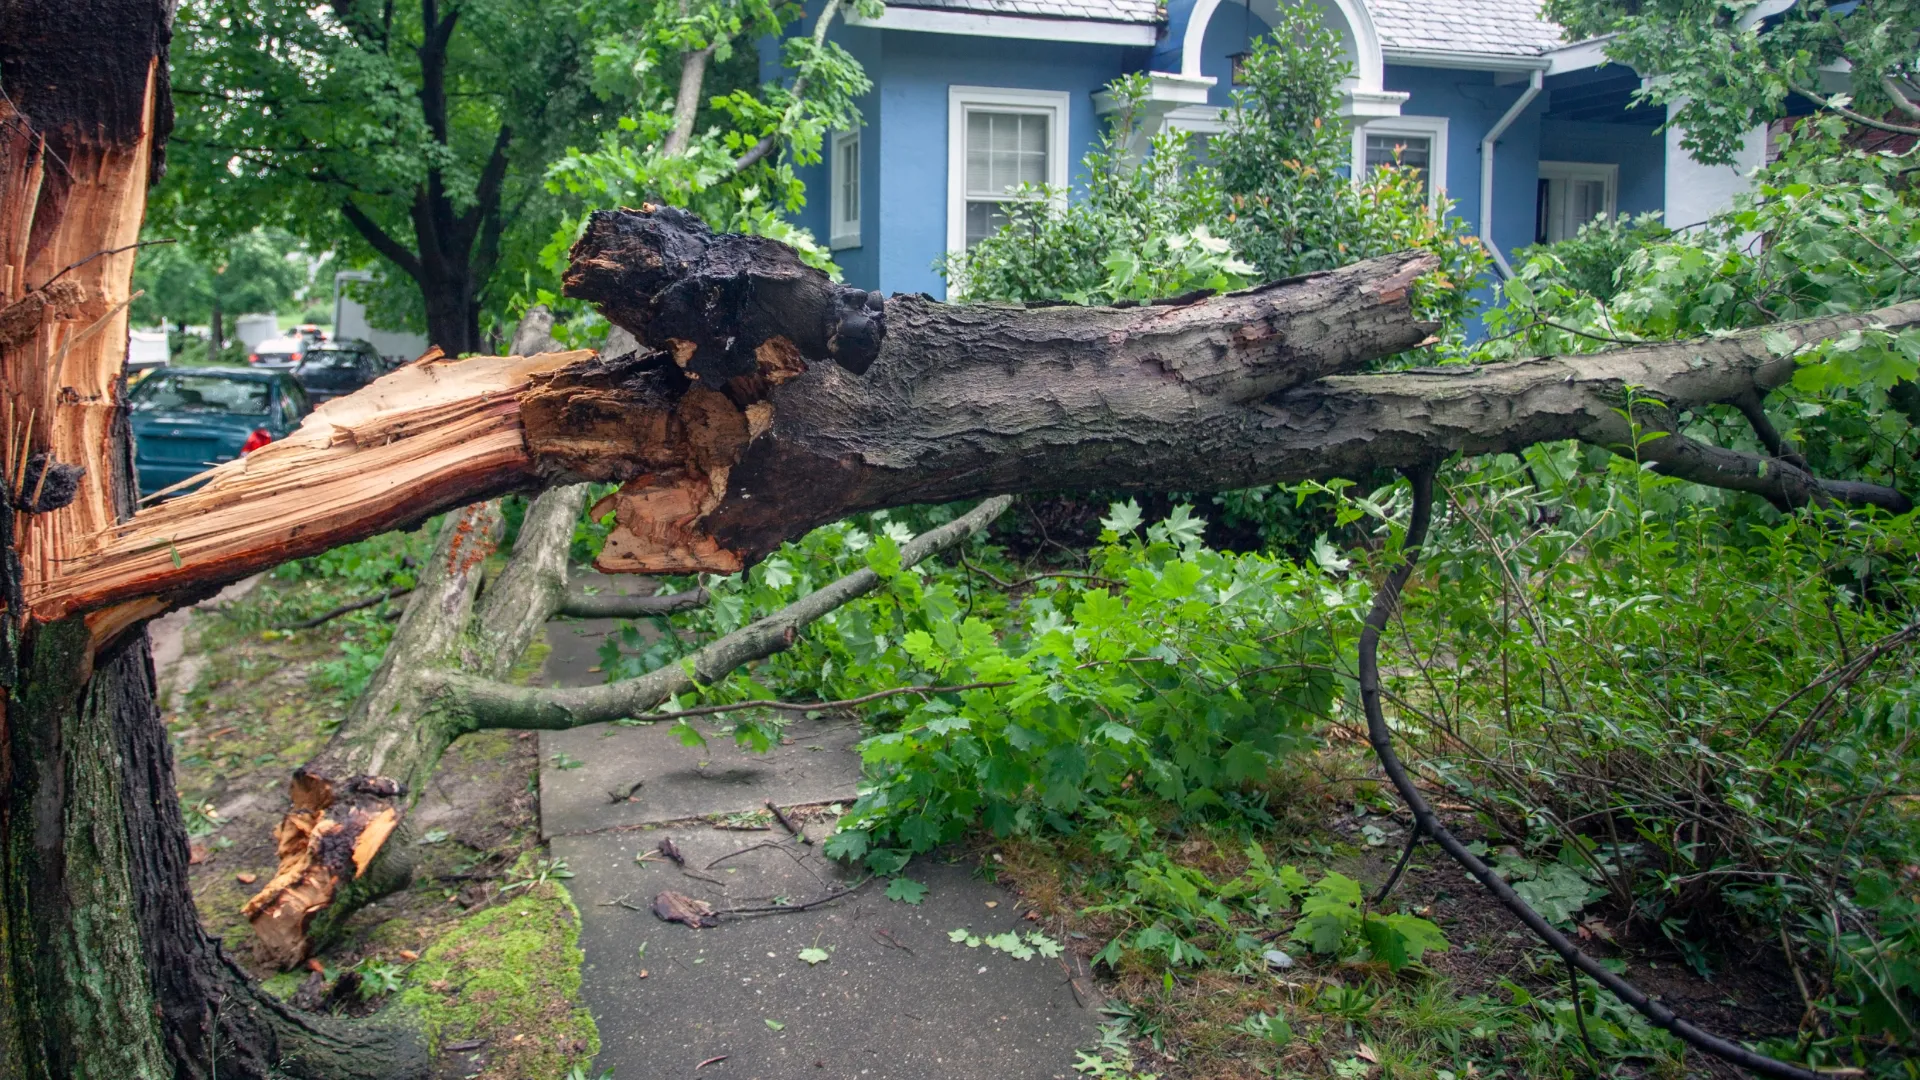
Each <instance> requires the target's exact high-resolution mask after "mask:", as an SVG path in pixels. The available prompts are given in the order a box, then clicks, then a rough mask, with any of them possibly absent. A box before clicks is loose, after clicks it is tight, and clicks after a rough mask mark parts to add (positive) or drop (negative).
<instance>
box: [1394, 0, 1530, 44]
mask: <svg viewBox="0 0 1920 1080" xmlns="http://www.w3.org/2000/svg"><path fill="white" fill-rule="evenodd" d="M1366 4H1367V10H1369V11H1371V12H1372V13H1373V25H1374V27H1375V28H1376V29H1377V30H1379V31H1380V44H1381V45H1382V46H1383V47H1385V48H1387V49H1419V50H1422V51H1430V52H1454V53H1482V54H1485V55H1489V56H1538V55H1540V54H1541V53H1542V52H1545V51H1546V50H1548V49H1552V48H1557V47H1559V46H1560V45H1561V44H1563V42H1562V41H1561V30H1560V27H1559V26H1558V25H1556V24H1554V23H1550V22H1548V21H1547V20H1546V19H1544V18H1542V17H1541V16H1540V2H1539V0H1366Z"/></svg>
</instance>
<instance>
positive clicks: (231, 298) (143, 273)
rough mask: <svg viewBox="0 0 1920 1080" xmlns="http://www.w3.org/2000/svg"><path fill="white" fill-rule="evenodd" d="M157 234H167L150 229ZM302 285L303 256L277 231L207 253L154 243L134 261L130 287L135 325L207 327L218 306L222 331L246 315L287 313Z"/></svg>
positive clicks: (289, 237) (246, 235) (257, 232)
mask: <svg viewBox="0 0 1920 1080" xmlns="http://www.w3.org/2000/svg"><path fill="white" fill-rule="evenodd" d="M156 231H161V232H164V231H165V229H164V227H158V228H150V229H149V230H148V232H150V233H151V232H156ZM154 238H155V239H157V238H158V237H154ZM188 239H189V240H193V239H194V238H193V237H189V238H188ZM306 285H307V266H306V256H305V253H304V252H303V251H302V250H301V249H300V245H299V242H298V241H297V240H295V239H294V237H293V236H292V235H290V234H288V233H286V232H283V231H280V230H278V229H254V230H252V231H250V232H245V233H241V234H240V235H238V236H235V237H233V238H232V239H231V240H229V241H227V242H225V243H222V244H216V245H214V246H213V249H212V250H210V251H201V250H199V249H198V248H197V247H196V246H194V244H192V243H173V244H155V245H151V246H149V247H145V248H142V249H140V253H139V254H138V255H136V256H135V257H134V266H133V287H134V288H135V289H136V290H139V291H140V292H141V293H142V295H141V296H139V297H138V298H136V299H135V300H134V302H133V320H134V321H135V322H136V323H140V324H142V325H152V324H156V323H169V324H173V325H181V324H185V323H209V322H211V320H212V318H213V310H214V306H215V305H216V304H218V306H219V308H220V311H221V314H222V326H223V327H231V326H232V325H233V320H234V319H235V318H236V317H237V316H239V315H242V314H245V313H247V312H254V311H280V310H283V309H285V308H287V307H288V306H289V305H290V304H292V303H293V302H294V299H295V297H296V296H297V295H299V294H300V293H301V292H302V291H303V290H304V289H305V287H306ZM226 333H228V331H227V330H225V329H223V330H222V335H223V336H224V335H225V334H226Z"/></svg>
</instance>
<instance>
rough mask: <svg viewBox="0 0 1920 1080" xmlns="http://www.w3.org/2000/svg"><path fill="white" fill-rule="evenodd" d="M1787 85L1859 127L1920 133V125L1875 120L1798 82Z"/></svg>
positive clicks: (1899, 133)
mask: <svg viewBox="0 0 1920 1080" xmlns="http://www.w3.org/2000/svg"><path fill="white" fill-rule="evenodd" d="M1787 85H1788V86H1789V87H1791V88H1792V89H1793V92H1794V93H1796V94H1799V95H1800V96H1801V97H1803V98H1806V99H1807V100H1808V101H1811V102H1813V103H1814V104H1815V105H1818V106H1820V107H1821V108H1823V109H1826V110H1827V111H1829V112H1832V113H1837V114H1839V115H1841V116H1844V117H1846V118H1847V119H1848V120H1850V121H1852V122H1853V123H1856V124H1859V125H1860V126H1861V127H1870V128H1873V129H1874V130H1875V131H1885V132H1887V133H1889V134H1893V135H1920V127H1904V126H1902V125H1900V124H1889V123H1887V122H1886V121H1885V120H1876V119H1874V118H1873V117H1871V116H1868V115H1867V114H1865V113H1859V112H1854V111H1853V110H1852V109H1849V108H1847V107H1846V106H1845V105H1840V104H1836V103H1835V102H1834V101H1833V100H1832V99H1831V98H1826V97H1822V96H1821V95H1820V93H1819V92H1818V91H1816V90H1813V89H1810V88H1808V87H1805V86H1801V85H1800V84H1798V83H1788V84H1787Z"/></svg>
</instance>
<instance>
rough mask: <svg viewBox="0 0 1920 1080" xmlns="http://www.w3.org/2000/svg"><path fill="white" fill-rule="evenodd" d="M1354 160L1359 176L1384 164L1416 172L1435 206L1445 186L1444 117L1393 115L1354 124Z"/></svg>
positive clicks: (1445, 143) (1423, 188)
mask: <svg viewBox="0 0 1920 1080" xmlns="http://www.w3.org/2000/svg"><path fill="white" fill-rule="evenodd" d="M1353 160H1354V161H1357V162H1359V163H1360V168H1359V170H1358V174H1359V175H1361V176H1364V175H1365V174H1367V173H1370V172H1372V171H1374V170H1375V169H1378V168H1381V167H1383V166H1384V167H1398V168H1402V169H1412V170H1414V171H1416V172H1417V173H1418V174H1419V177H1420V189H1421V190H1422V191H1424V192H1426V195H1427V205H1429V206H1434V205H1437V204H1438V203H1439V199H1440V193H1441V192H1442V191H1444V190H1445V189H1446V186H1447V118H1446V117H1444V116H1396V117H1392V118H1391V119H1386V120H1374V121H1371V122H1369V123H1367V124H1365V125H1362V126H1359V127H1356V128H1355V129H1354V133H1353Z"/></svg>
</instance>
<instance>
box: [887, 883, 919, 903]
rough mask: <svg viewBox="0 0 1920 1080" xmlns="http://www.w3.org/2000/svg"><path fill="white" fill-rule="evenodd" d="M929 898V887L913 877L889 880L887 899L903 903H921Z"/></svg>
mask: <svg viewBox="0 0 1920 1080" xmlns="http://www.w3.org/2000/svg"><path fill="white" fill-rule="evenodd" d="M926 898H927V887H926V886H925V885H923V884H921V883H920V882H918V881H915V880H913V879H912V878H904V877H897V878H894V879H893V880H892V881H889V882H887V899H889V900H898V901H900V902H901V903H903V904H916V905H917V904H919V903H920V901H922V900H924V899H926Z"/></svg>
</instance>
